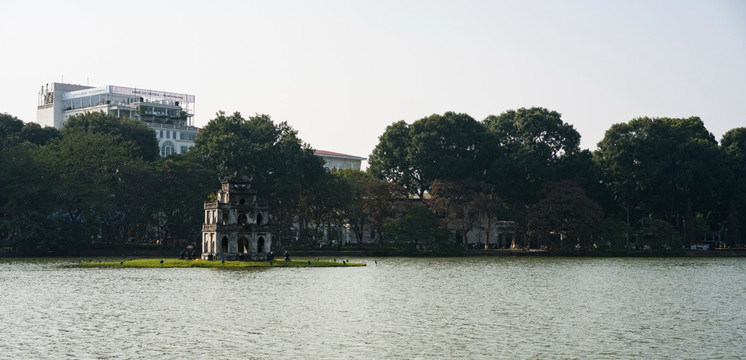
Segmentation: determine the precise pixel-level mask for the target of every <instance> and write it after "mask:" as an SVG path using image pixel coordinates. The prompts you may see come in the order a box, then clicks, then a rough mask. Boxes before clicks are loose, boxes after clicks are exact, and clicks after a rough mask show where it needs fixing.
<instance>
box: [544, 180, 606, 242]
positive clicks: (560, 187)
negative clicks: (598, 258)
mask: <svg viewBox="0 0 746 360" xmlns="http://www.w3.org/2000/svg"><path fill="white" fill-rule="evenodd" d="M539 197H540V198H541V200H539V202H538V203H537V204H536V207H535V208H533V209H532V211H531V228H532V230H533V231H534V232H536V234H537V235H539V236H538V237H537V238H538V239H539V241H540V245H549V246H551V247H555V248H564V249H569V248H573V247H576V246H579V247H581V248H583V249H586V250H588V249H591V248H592V246H593V245H594V244H596V243H597V242H598V240H599V239H600V231H601V221H602V219H603V210H602V209H601V206H600V205H598V203H596V202H595V201H593V200H591V199H590V198H588V196H586V194H585V192H584V191H583V189H582V188H581V187H580V186H578V185H577V184H575V183H574V182H573V181H570V180H562V181H557V182H554V181H550V182H547V183H546V184H545V185H544V186H543V188H542V190H541V191H540V192H539Z"/></svg>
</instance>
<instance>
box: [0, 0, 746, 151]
mask: <svg viewBox="0 0 746 360" xmlns="http://www.w3.org/2000/svg"><path fill="white" fill-rule="evenodd" d="M0 51H1V54H2V55H0V58H1V59H2V60H1V61H2V63H1V65H2V66H0V112H7V113H10V114H12V115H15V116H17V117H18V118H20V119H21V120H24V121H26V122H28V121H35V120H36V106H37V93H38V90H39V88H40V86H42V85H44V84H46V83H51V82H62V81H63V80H64V82H68V83H76V84H90V85H91V86H103V85H121V86H128V87H138V88H146V89H154V90H165V91H171V92H179V93H188V94H193V95H196V116H195V125H197V126H204V125H205V124H206V123H207V122H208V121H209V120H210V119H212V118H214V115H215V112H217V111H218V110H224V111H225V112H227V113H232V112H235V111H239V112H241V113H242V114H243V115H244V116H245V117H248V116H249V115H252V114H254V113H265V114H269V115H270V116H271V117H272V118H273V119H274V120H275V121H276V122H279V121H287V122H288V123H289V124H290V126H292V127H293V128H294V129H296V130H298V132H299V136H300V137H301V138H302V139H303V140H304V141H306V142H308V143H309V144H311V146H313V147H314V148H316V149H323V150H330V151H337V152H342V153H348V154H353V155H358V156H364V157H367V156H369V155H370V153H371V151H372V149H373V148H374V147H375V145H376V144H377V143H378V137H379V136H380V135H381V134H382V133H383V131H384V129H385V128H386V126H387V125H389V124H391V123H392V122H395V121H398V120H405V121H407V122H408V123H412V122H413V121H415V120H417V119H420V118H422V117H425V116H428V115H431V114H433V113H439V114H442V113H443V112H446V111H456V112H464V113H468V114H470V115H471V116H472V117H474V118H475V119H477V120H482V119H484V118H485V117H486V116H487V115H490V114H495V115H497V114H500V113H502V112H504V111H506V110H509V109H517V108H521V107H531V106H541V107H545V108H548V109H550V110H555V111H557V112H559V113H561V114H562V119H563V120H564V121H565V122H568V123H570V124H572V125H573V126H574V127H575V129H577V130H578V132H579V133H580V134H581V136H582V142H581V147H583V148H587V149H591V150H593V149H595V147H596V143H597V142H598V141H599V140H601V139H602V138H603V134H604V132H605V131H606V130H607V129H608V128H609V127H610V126H611V125H612V124H615V123H620V122H627V121H629V120H631V119H633V118H635V117H639V116H651V117H663V116H668V117H688V116H699V117H701V118H702V119H703V121H704V123H705V125H706V126H707V128H708V129H709V130H710V131H711V132H712V133H713V134H714V135H715V136H716V138H717V139H718V140H720V139H721V137H722V134H723V133H724V132H725V131H727V130H729V129H732V128H735V127H741V126H746V69H745V67H746V1H743V0H734V1H713V0H706V1H705V0H701V1H684V0H676V1H629V0H624V1H621V0H620V1H568V0H562V1H556V0H552V1H434V0H430V1H403V0H397V1H384V0H374V1H353V0H344V1H246V0H244V1H236V2H232V1H216V0H214V1H201V2H196V3H192V2H190V1H183V0H181V1H139V0H130V1H116V2H106V1H104V2H102V1H49V2H44V1H32V0H23V1H9V0H0Z"/></svg>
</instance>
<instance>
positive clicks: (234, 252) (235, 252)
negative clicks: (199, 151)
mask: <svg viewBox="0 0 746 360" xmlns="http://www.w3.org/2000/svg"><path fill="white" fill-rule="evenodd" d="M220 183H221V185H222V186H221V188H220V190H218V193H217V201H215V202H206V203H205V223H204V225H202V259H203V260H265V259H267V253H268V252H270V251H271V249H272V237H271V234H270V233H269V229H268V227H267V222H268V221H269V212H268V211H267V207H266V206H262V205H260V204H259V203H257V201H256V190H254V189H252V188H251V179H249V178H248V177H246V176H238V175H234V176H228V177H226V178H224V179H222V180H221V181H220Z"/></svg>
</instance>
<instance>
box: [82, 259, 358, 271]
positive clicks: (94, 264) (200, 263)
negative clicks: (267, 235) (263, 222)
mask: <svg viewBox="0 0 746 360" xmlns="http://www.w3.org/2000/svg"><path fill="white" fill-rule="evenodd" d="M79 265H80V266H81V267H85V268H225V269H247V268H261V267H265V268H266V267H345V266H365V264H364V263H355V262H348V261H346V260H339V261H336V260H335V261H331V260H310V259H308V260H291V261H284V260H280V261H271V262H270V261H225V262H223V261H218V260H213V261H204V260H180V259H132V260H119V261H114V260H107V261H96V260H94V261H80V263H79Z"/></svg>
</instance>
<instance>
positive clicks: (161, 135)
mask: <svg viewBox="0 0 746 360" xmlns="http://www.w3.org/2000/svg"><path fill="white" fill-rule="evenodd" d="M158 137H159V138H161V139H163V130H161V131H160V135H159V136H158Z"/></svg>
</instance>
